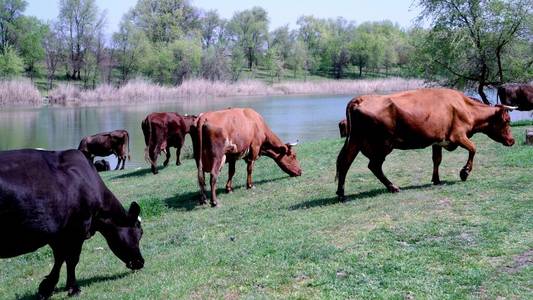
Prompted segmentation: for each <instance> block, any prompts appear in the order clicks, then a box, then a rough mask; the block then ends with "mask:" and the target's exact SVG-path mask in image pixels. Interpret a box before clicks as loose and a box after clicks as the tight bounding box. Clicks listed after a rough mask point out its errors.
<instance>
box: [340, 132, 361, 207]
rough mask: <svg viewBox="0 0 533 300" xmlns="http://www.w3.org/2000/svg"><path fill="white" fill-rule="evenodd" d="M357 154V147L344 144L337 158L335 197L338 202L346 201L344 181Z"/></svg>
mask: <svg viewBox="0 0 533 300" xmlns="http://www.w3.org/2000/svg"><path fill="white" fill-rule="evenodd" d="M358 153H359V149H358V147H357V145H356V144H355V143H353V142H351V141H348V142H347V143H344V146H343V147H342V149H341V152H339V156H338V157H337V180H338V185H337V196H338V199H339V201H341V202H344V201H346V196H345V195H344V182H345V181H346V174H347V173H348V170H349V169H350V166H351V165H352V163H353V161H354V159H355V157H356V156H357V154H358Z"/></svg>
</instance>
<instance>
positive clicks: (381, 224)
mask: <svg viewBox="0 0 533 300" xmlns="http://www.w3.org/2000/svg"><path fill="white" fill-rule="evenodd" d="M524 129H525V127H514V128H513V131H514V134H515V137H516V138H517V143H516V145H515V146H513V147H511V148H507V147H504V146H502V145H500V144H497V143H495V142H493V141H491V140H489V139H488V138H487V137H486V136H484V135H476V136H475V137H474V142H475V143H476V145H477V149H478V153H477V155H476V158H475V162H474V170H473V172H472V173H471V175H470V178H469V179H468V181H466V182H461V181H460V179H459V175H458V173H459V170H460V169H461V167H462V166H463V165H464V163H465V161H466V158H467V153H466V151H464V150H462V149H458V150H456V151H454V152H445V153H444V159H443V163H442V166H441V179H442V180H444V181H445V184H444V185H442V186H432V185H431V184H430V179H431V171H432V167H431V152H430V149H429V148H428V149H423V150H419V151H395V152H393V153H392V154H391V155H390V156H388V159H387V161H386V162H385V173H386V174H387V175H388V176H389V178H390V179H391V180H392V181H393V182H394V183H396V184H398V185H399V186H400V187H401V188H402V189H403V191H402V192H401V193H398V194H389V193H387V192H386V191H385V189H384V187H383V186H382V185H381V184H380V183H379V182H378V180H377V179H376V178H375V177H374V176H373V175H372V174H371V172H370V171H369V170H368V169H367V167H366V165H367V163H368V160H367V159H366V158H365V157H364V156H362V155H360V156H358V157H357V159H356V161H355V162H354V164H353V165H352V168H351V169H350V172H349V173H348V179H347V185H346V193H347V195H348V196H349V201H348V202H347V203H338V202H337V201H336V197H335V189H336V184H335V182H334V177H335V167H334V162H335V159H336V156H337V153H338V151H339V149H340V148H341V146H342V142H343V141H342V140H340V139H336V140H325V141H320V142H315V143H308V144H302V145H300V146H298V147H299V148H298V155H299V158H300V160H301V164H302V167H303V169H304V175H303V176H302V177H299V178H289V177H288V176H286V175H285V174H284V173H282V172H281V171H280V170H279V168H277V166H276V165H275V164H274V163H273V162H272V161H271V160H269V159H268V158H262V159H260V160H259V161H258V163H257V164H256V168H255V173H254V179H255V182H256V186H257V188H256V189H254V190H246V189H245V188H244V185H245V173H246V172H245V167H244V164H243V163H242V162H240V163H239V164H238V166H237V175H236V178H235V192H234V193H233V194H225V193H223V192H222V188H223V187H224V183H225V178H226V175H225V174H224V176H221V178H220V180H219V185H218V187H219V189H220V193H219V200H220V202H221V204H222V207H221V208H219V209H212V208H209V207H205V206H204V207H199V206H197V204H196V200H197V197H198V188H197V185H196V176H195V175H196V171H195V167H194V162H193V161H191V160H186V161H184V164H183V165H182V166H180V167H176V166H174V165H173V166H169V167H167V168H165V169H162V170H161V172H160V174H158V175H156V176H153V175H151V174H150V173H149V172H148V171H147V169H143V170H131V171H124V172H108V173H106V174H104V175H103V177H104V180H105V182H106V183H107V185H108V186H109V187H110V188H111V190H112V191H113V192H114V193H115V194H116V195H117V196H118V197H119V198H120V199H122V200H123V201H124V203H126V204H129V202H131V201H133V200H135V201H138V202H139V203H140V204H141V206H142V209H143V228H144V232H145V235H144V237H143V240H142V252H143V255H144V257H145V259H146V265H145V268H144V269H143V270H141V271H138V272H130V271H128V270H127V269H126V268H125V266H124V264H123V263H121V262H120V261H119V260H118V259H117V258H116V257H115V256H114V255H113V254H112V253H111V252H110V251H109V250H108V247H107V245H106V244H105V241H104V240H103V238H102V237H101V236H100V235H98V234H97V235H96V236H95V237H94V238H92V239H91V240H89V241H87V242H86V243H85V245H84V249H83V252H82V256H81V260H80V263H79V265H78V268H77V274H78V279H79V282H80V285H81V288H82V295H81V296H80V299H130V298H150V299H168V298H171V299H176V298H186V299H191V298H192V299H205V298H216V299H239V298H243V299H255V298H263V299H271V298H283V299H286V298H289V299H310V298H326V299H327V298H336V299H338V298H352V299H362V298H376V299H404V298H406V299H407V298H410V299H413V298H414V299H427V298H432V299H470V298H489V299H494V298H497V297H498V296H502V297H505V298H508V299H509V298H510V299H515V298H516V299H518V298H521V299H526V298H531V297H533V293H532V290H533V282H532V278H533V268H532V266H531V261H532V260H533V259H532V256H533V254H532V252H533V251H532V249H533V211H532V210H533V173H532V167H533V147H531V146H525V145H523V142H524V134H523V132H524ZM225 172H227V166H226V167H225V168H224V173H225ZM102 248H103V249H102ZM51 265H52V257H51V252H50V250H49V249H48V248H43V249H40V250H39V251H37V252H35V253H32V254H28V255H24V256H21V257H17V258H12V259H5V260H1V261H0V270H1V271H0V298H2V299H4V298H6V299H12V298H17V297H25V296H30V295H32V294H34V293H35V292H36V290H37V288H38V284H39V282H40V281H41V280H42V278H43V277H44V276H45V275H46V274H47V273H48V272H49V271H50V268H51ZM64 280H65V270H64V269H63V272H62V276H61V279H60V283H59V285H58V287H59V290H58V292H57V293H56V294H54V297H53V298H54V299H64V298H66V292H65V291H64V290H63V287H64V285H65V282H64Z"/></svg>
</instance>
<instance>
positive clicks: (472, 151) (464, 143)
mask: <svg viewBox="0 0 533 300" xmlns="http://www.w3.org/2000/svg"><path fill="white" fill-rule="evenodd" d="M459 146H461V147H463V148H465V149H466V150H468V160H467V161H466V164H465V166H464V167H463V168H462V169H461V172H459V176H460V177H461V180H462V181H465V180H466V179H467V178H468V175H469V174H470V172H471V171H472V167H473V166H474V156H475V155H476V145H474V143H472V141H471V140H469V139H468V138H467V137H464V138H463V139H461V140H460V141H459Z"/></svg>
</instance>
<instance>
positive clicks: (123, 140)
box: [78, 129, 130, 170]
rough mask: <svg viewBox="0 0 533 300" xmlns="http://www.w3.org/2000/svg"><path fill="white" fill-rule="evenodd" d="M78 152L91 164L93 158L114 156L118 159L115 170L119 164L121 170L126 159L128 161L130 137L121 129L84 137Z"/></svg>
mask: <svg viewBox="0 0 533 300" xmlns="http://www.w3.org/2000/svg"><path fill="white" fill-rule="evenodd" d="M126 148H127V149H126ZM78 150H80V151H81V152H83V154H85V156H86V157H87V159H89V161H91V162H93V160H94V157H95V156H108V155H111V154H115V155H116V156H117V158H118V163H117V167H116V168H115V170H118V167H119V166H120V163H121V162H122V167H121V168H120V169H121V170H123V169H124V164H125V163H126V157H127V158H128V160H129V159H130V135H129V134H128V132H127V131H126V130H124V129H121V130H114V131H111V132H102V133H97V134H95V135H91V136H86V137H84V138H83V139H82V140H81V142H80V145H79V146H78ZM126 150H127V151H126Z"/></svg>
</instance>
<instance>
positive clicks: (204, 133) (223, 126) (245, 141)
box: [193, 108, 302, 206]
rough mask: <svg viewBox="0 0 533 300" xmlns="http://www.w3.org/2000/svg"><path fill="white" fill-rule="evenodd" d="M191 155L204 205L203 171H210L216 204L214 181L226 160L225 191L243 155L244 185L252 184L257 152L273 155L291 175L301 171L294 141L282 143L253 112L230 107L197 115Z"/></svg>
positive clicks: (212, 193)
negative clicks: (246, 174) (227, 166)
mask: <svg viewBox="0 0 533 300" xmlns="http://www.w3.org/2000/svg"><path fill="white" fill-rule="evenodd" d="M193 142H194V156H195V159H196V165H197V167H198V184H199V185H200V193H201V195H200V203H201V204H205V203H206V202H207V197H206V195H205V172H208V173H210V174H211V180H210V183H211V205H212V206H218V201H217V197H216V182H217V178H218V175H219V174H220V170H221V169H222V166H223V165H224V163H225V162H228V164H229V172H228V182H227V183H226V191H227V192H228V193H230V192H232V191H233V184H232V178H233V175H234V174H235V162H236V161H237V160H238V159H240V158H243V159H244V160H245V161H246V164H247V172H248V176H247V180H246V187H247V188H248V189H250V188H252V187H253V183H252V171H253V168H254V163H255V161H256V160H257V159H258V158H259V156H260V155H266V156H268V157H270V158H272V159H273V160H274V161H275V162H276V163H277V164H278V166H279V167H280V168H281V169H282V170H283V171H284V172H285V173H287V174H289V175H290V176H300V175H301V174H302V170H301V168H300V163H299V162H298V160H297V158H296V153H295V151H294V149H293V144H289V143H287V144H284V143H283V142H282V141H281V140H280V139H279V137H278V136H277V135H276V134H274V133H273V132H272V130H271V129H270V128H269V127H268V125H267V124H266V123H265V121H264V120H263V117H261V115H259V114H258V113H257V112H256V111H254V110H252V109H249V108H244V109H243V108H232V109H225V110H220V111H214V112H207V113H204V114H201V115H200V116H199V117H198V121H197V126H196V130H195V134H193Z"/></svg>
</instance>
